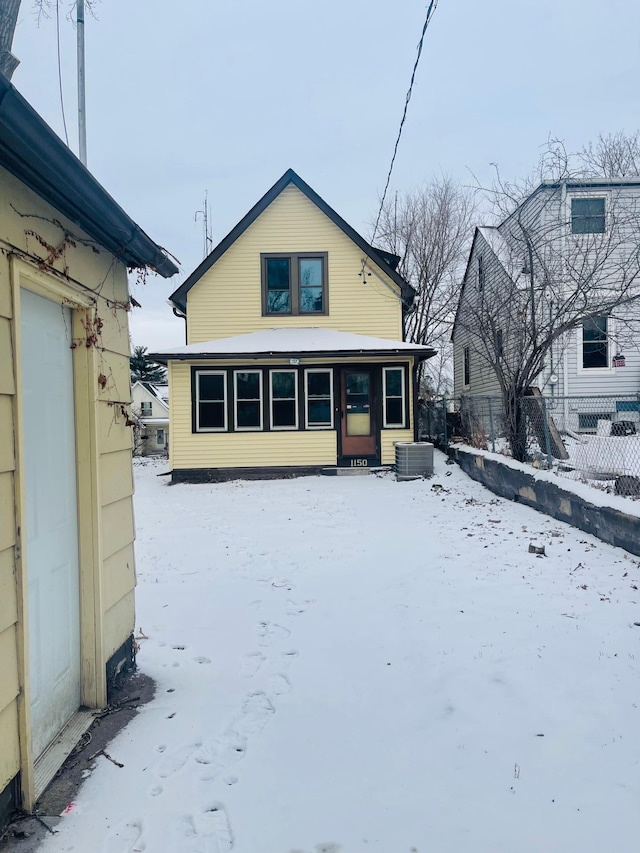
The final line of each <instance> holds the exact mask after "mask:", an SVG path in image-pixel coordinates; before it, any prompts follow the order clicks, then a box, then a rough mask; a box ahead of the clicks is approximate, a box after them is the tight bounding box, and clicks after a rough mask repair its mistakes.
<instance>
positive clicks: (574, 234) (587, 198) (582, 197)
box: [567, 193, 608, 237]
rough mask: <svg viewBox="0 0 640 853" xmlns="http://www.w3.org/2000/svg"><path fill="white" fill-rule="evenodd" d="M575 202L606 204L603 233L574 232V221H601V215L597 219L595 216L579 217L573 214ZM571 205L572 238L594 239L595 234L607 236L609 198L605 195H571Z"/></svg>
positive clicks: (603, 215) (569, 200)
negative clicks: (600, 202) (599, 202)
mask: <svg viewBox="0 0 640 853" xmlns="http://www.w3.org/2000/svg"><path fill="white" fill-rule="evenodd" d="M574 201H602V202H603V204H604V212H603V214H602V223H603V227H602V231H574V229H573V226H574V221H584V220H586V219H592V220H593V219H596V218H598V219H600V214H598V216H597V217H595V216H590V217H586V216H577V215H574V213H573V203H574ZM567 202H568V205H569V232H570V234H571V236H572V237H592V236H593V235H594V234H606V233H607V224H608V223H607V196H606V195H605V194H603V193H599V194H593V195H592V194H589V195H571V196H570V197H569V198H568V199H567Z"/></svg>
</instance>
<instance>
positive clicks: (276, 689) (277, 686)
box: [269, 673, 291, 696]
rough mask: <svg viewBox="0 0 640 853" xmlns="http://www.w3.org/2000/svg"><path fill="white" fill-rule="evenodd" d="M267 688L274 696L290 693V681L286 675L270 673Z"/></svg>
mask: <svg viewBox="0 0 640 853" xmlns="http://www.w3.org/2000/svg"><path fill="white" fill-rule="evenodd" d="M269 689H270V690H271V692H272V693H274V694H275V695H276V696H282V695H283V694H285V693H291V682H290V681H289V679H288V678H287V676H286V675H282V673H276V675H272V676H271V679H270V680H269Z"/></svg>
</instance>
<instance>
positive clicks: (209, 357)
mask: <svg viewBox="0 0 640 853" xmlns="http://www.w3.org/2000/svg"><path fill="white" fill-rule="evenodd" d="M436 352H437V351H436V350H434V349H429V350H427V351H426V352H425V350H423V349H420V350H412V349H388V350H332V351H326V350H325V351H321V350H317V351H313V352H301V351H300V350H297V351H293V352H227V353H206V352H201V353H179V354H178V353H159V352H152V353H149V358H152V359H153V360H154V361H157V362H158V363H159V364H164V365H165V366H166V365H167V363H168V362H169V361H221V360H231V361H247V360H249V359H252V360H256V361H257V360H259V359H263V358H363V357H367V356H371V357H375V358H385V357H386V356H392V355H393V356H412V357H413V358H415V359H416V362H419V361H425V360H426V359H428V358H433V356H434V355H436Z"/></svg>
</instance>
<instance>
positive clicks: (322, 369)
mask: <svg viewBox="0 0 640 853" xmlns="http://www.w3.org/2000/svg"><path fill="white" fill-rule="evenodd" d="M310 373H328V374H329V401H330V403H329V411H330V412H331V422H330V423H329V424H310V423H309V383H308V381H307V376H308V375H309V374H310ZM334 410H335V393H334V381H333V368H332V367H305V369H304V428H305V429H309V430H332V429H334V424H335V417H334Z"/></svg>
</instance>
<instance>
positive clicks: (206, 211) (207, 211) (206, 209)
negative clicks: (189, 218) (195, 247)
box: [193, 190, 213, 258]
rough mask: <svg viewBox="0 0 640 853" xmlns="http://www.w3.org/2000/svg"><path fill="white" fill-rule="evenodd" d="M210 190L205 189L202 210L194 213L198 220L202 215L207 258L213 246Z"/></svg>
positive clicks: (203, 240) (195, 219) (195, 218)
mask: <svg viewBox="0 0 640 853" xmlns="http://www.w3.org/2000/svg"><path fill="white" fill-rule="evenodd" d="M207 195H208V191H207V190H205V191H204V205H203V209H202V210H196V212H195V214H194V217H193V219H194V221H195V222H197V221H198V217H199V216H201V217H202V235H203V239H202V243H203V247H202V248H203V255H202V257H203V258H206V257H207V255H208V254H209V252H210V251H211V249H212V248H213V240H212V239H211V230H210V229H211V225H210V223H209V219H210V216H211V206H210V205H209V202H208V200H207Z"/></svg>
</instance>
